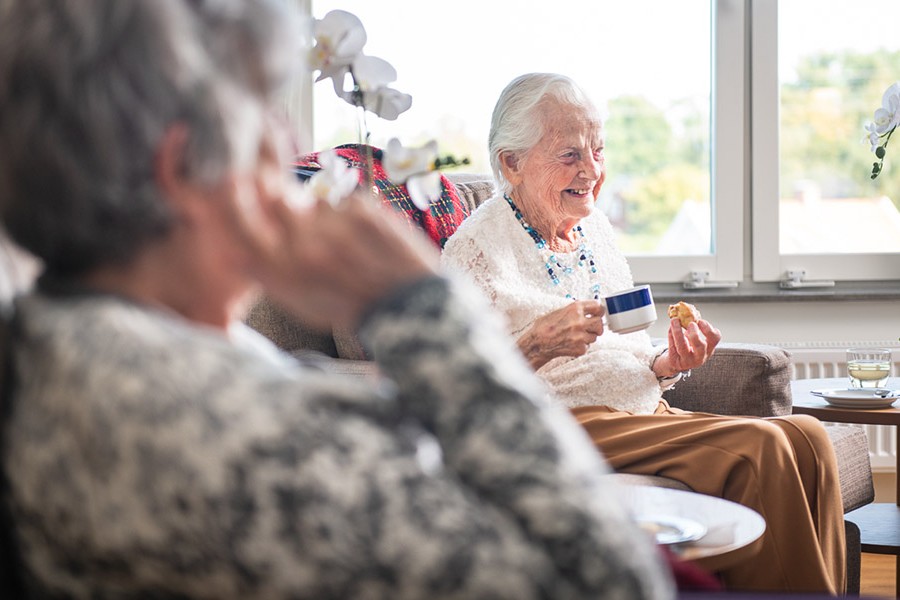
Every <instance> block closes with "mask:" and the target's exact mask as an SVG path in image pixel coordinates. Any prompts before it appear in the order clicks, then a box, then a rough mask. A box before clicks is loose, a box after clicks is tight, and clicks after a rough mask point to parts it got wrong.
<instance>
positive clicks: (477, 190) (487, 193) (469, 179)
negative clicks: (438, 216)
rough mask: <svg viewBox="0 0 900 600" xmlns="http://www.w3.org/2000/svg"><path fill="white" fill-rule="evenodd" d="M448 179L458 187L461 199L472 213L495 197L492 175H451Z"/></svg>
mask: <svg viewBox="0 0 900 600" xmlns="http://www.w3.org/2000/svg"><path fill="white" fill-rule="evenodd" d="M447 178H448V179H449V180H450V181H452V182H453V185H455V186H456V191H457V192H459V199H460V200H461V201H462V203H463V204H464V205H465V207H466V209H467V210H468V211H469V213H471V212H472V211H473V210H475V209H476V208H478V207H479V206H480V205H481V204H482V203H483V202H484V201H485V200H487V199H488V198H490V197H491V196H493V195H494V180H493V179H492V178H491V176H490V175H473V174H469V173H450V174H448V175H447Z"/></svg>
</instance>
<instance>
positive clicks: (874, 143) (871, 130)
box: [865, 123, 881, 152]
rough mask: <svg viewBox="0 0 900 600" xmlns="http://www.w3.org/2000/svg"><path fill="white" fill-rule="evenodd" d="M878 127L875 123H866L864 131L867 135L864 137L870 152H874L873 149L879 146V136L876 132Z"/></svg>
mask: <svg viewBox="0 0 900 600" xmlns="http://www.w3.org/2000/svg"><path fill="white" fill-rule="evenodd" d="M877 128H878V126H877V125H876V124H875V123H866V131H867V132H868V135H866V140H865V141H867V142H869V145H870V146H871V147H872V152H875V149H876V148H877V147H878V146H879V145H880V142H881V136H880V135H878V131H877Z"/></svg>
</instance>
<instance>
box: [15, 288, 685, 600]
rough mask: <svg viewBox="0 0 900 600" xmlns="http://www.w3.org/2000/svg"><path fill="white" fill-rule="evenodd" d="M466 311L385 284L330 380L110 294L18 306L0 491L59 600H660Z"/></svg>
mask: <svg viewBox="0 0 900 600" xmlns="http://www.w3.org/2000/svg"><path fill="white" fill-rule="evenodd" d="M480 301H481V300H480V297H478V296H477V295H474V294H472V293H470V292H468V291H466V290H462V289H461V288H460V287H459V286H457V285H455V284H451V283H450V282H448V281H447V280H445V279H441V278H432V279H427V280H423V281H420V282H417V283H416V284H415V285H412V286H410V287H408V288H406V289H404V290H398V291H397V293H396V294H394V295H392V297H390V298H387V299H385V300H384V301H383V302H381V303H380V304H379V305H378V306H375V307H373V308H372V309H371V311H370V312H369V314H368V315H367V316H366V318H365V319H364V321H363V324H362V327H361V329H360V335H361V338H362V339H363V341H364V342H365V343H366V344H367V345H368V347H369V348H370V350H371V352H372V354H373V356H374V357H375V360H376V361H377V363H378V365H379V367H380V370H381V372H382V374H383V376H384V377H383V379H382V380H380V381H378V382H377V383H373V382H371V381H361V380H356V379H352V378H341V377H340V376H338V375H335V374H333V373H328V372H325V371H322V370H321V369H317V368H314V367H312V366H310V365H308V364H303V363H299V362H297V361H295V360H294V359H292V358H290V357H288V356H286V355H283V354H280V353H279V352H278V351H277V350H276V349H275V348H274V346H271V345H269V344H268V342H267V341H266V340H265V339H263V338H262V337H261V336H259V335H258V334H256V333H255V332H252V331H251V330H249V329H248V328H245V327H243V326H236V327H235V328H234V329H233V331H231V332H230V333H229V335H225V334H223V333H221V332H219V331H214V330H208V329H205V328H202V327H199V326H197V325H196V324H193V323H190V322H187V321H185V320H183V319H182V318H180V317H178V316H176V315H173V314H169V313H165V312H161V311H159V310H157V309H152V308H149V307H146V306H141V305H137V304H134V303H132V302H130V301H128V300H125V299H123V298H119V297H114V296H109V295H99V294H94V293H89V292H85V291H80V292H74V293H73V292H71V291H69V292H66V293H60V292H59V291H58V290H57V291H54V292H52V293H51V292H48V291H47V290H43V291H38V292H35V293H33V294H31V295H28V296H26V297H23V298H22V299H20V301H18V303H17V311H16V312H17V329H18V335H17V338H16V340H15V351H14V360H15V362H14V365H15V372H16V375H17V381H16V389H15V393H14V395H13V398H12V413H11V415H10V417H9V419H8V420H7V423H6V426H5V430H4V438H5V439H4V443H5V448H4V454H3V459H4V462H3V466H4V469H5V470H6V474H7V476H8V477H9V480H10V491H9V494H8V497H7V498H6V499H5V500H6V502H7V506H8V507H9V508H10V510H11V513H12V515H13V517H14V519H15V522H16V534H17V536H16V538H17V543H18V547H19V552H20V554H21V556H22V557H23V559H24V563H25V565H26V566H27V569H26V570H27V573H28V579H29V585H30V586H31V587H32V589H33V591H34V592H36V593H38V594H41V595H46V594H49V595H53V596H56V595H60V596H65V597H75V598H121V597H129V598H130V597H152V598H163V597H179V598H182V597H191V598H217V599H220V598H316V599H327V598H353V599H368V598H373V599H374V598H390V599H402V598H411V599H413V598H414V599H424V598H429V599H430V598H467V599H468V598H516V599H519V600H522V599H529V598H548V599H550V598H552V599H556V600H561V599H566V598H641V597H651V598H667V597H671V596H672V594H673V591H672V585H671V581H670V578H669V576H668V574H667V571H666V570H665V568H664V567H663V566H662V562H661V561H660V560H659V556H658V554H657V553H656V551H655V549H654V548H653V546H652V545H651V544H650V543H649V542H648V541H647V540H645V539H644V537H643V536H642V535H641V534H640V533H639V532H638V531H637V530H636V529H635V527H634V526H633V525H632V524H631V523H630V522H629V520H628V519H627V517H626V514H625V512H624V510H623V509H622V508H621V506H620V505H619V504H618V502H617V501H616V499H615V497H614V488H612V487H611V485H612V484H611V483H610V482H609V481H607V479H608V478H606V479H604V478H603V477H601V475H602V474H603V473H604V472H605V470H606V467H605V466H604V464H603V462H602V459H601V458H600V456H599V455H598V454H597V452H596V451H595V450H594V448H593V446H592V445H591V444H590V442H589V441H588V440H587V438H586V436H585V435H584V433H583V432H582V431H581V430H580V428H579V427H578V425H577V424H576V423H575V422H574V421H573V420H572V419H571V418H569V417H568V415H567V414H566V413H564V412H561V410H560V409H558V408H554V407H552V406H550V405H549V404H548V403H546V402H544V401H543V400H542V398H543V396H544V390H543V389H542V388H541V384H540V383H539V382H538V380H537V379H536V378H535V377H534V376H533V375H532V374H531V373H530V372H529V371H528V369H527V367H526V365H525V363H524V361H523V360H522V359H521V358H520V357H519V356H518V354H517V353H516V352H515V351H514V349H513V346H512V344H511V342H509V340H508V339H507V338H506V337H505V336H503V335H502V334H499V333H498V332H499V331H500V330H501V328H500V327H499V324H498V323H495V322H494V318H493V317H490V316H486V314H487V313H489V312H490V311H488V310H486V309H485V308H484V306H483V305H482V304H480V303H479V302H480Z"/></svg>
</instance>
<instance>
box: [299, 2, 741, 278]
mask: <svg viewBox="0 0 900 600" xmlns="http://www.w3.org/2000/svg"><path fill="white" fill-rule="evenodd" d="M285 1H293V2H295V3H296V4H297V5H298V6H299V7H300V9H301V10H302V11H303V13H304V14H306V15H311V14H312V13H311V6H310V4H311V2H310V0H285ZM710 1H711V2H712V21H713V23H712V26H713V31H712V39H713V51H712V65H711V68H712V69H713V77H712V86H713V89H712V98H711V109H712V110H711V123H712V129H711V132H710V137H711V139H710V146H711V157H710V158H711V160H710V178H711V182H710V183H711V185H710V188H711V194H710V196H711V197H710V204H711V209H710V210H711V211H712V214H711V219H710V222H711V224H712V228H711V229H712V231H711V232H710V233H711V239H712V244H711V245H712V248H711V250H712V252H711V254H706V255H684V256H637V255H635V256H629V257H628V260H629V264H630V265H631V269H632V273H633V275H634V279H635V281H639V282H656V283H680V282H684V281H688V280H689V279H690V277H691V273H692V272H701V273H706V274H707V276H706V279H707V280H708V281H711V282H715V281H740V280H742V279H743V275H744V254H745V248H744V245H745V244H744V240H745V229H746V228H745V226H744V222H745V214H744V213H745V211H744V204H745V202H744V198H745V189H746V188H747V184H746V176H745V168H744V166H745V148H747V147H748V144H747V143H746V135H747V133H746V132H747V128H746V127H745V123H746V122H747V119H746V110H745V106H746V94H745V90H746V82H747V76H746V70H747V68H746V64H747V59H746V56H747V54H746V47H747V42H746V39H747V36H746V32H747V30H748V27H747V22H746V19H747V2H748V0H710ZM312 96H313V94H312V85H311V79H310V78H309V77H307V78H306V80H304V81H302V82H299V83H298V86H297V89H296V91H295V92H294V93H293V94H292V95H291V98H290V99H289V107H288V114H289V118H290V119H291V121H292V122H293V123H295V125H294V129H295V131H296V132H297V139H298V142H299V145H300V150H301V151H309V150H312V148H311V147H309V146H310V145H311V144H312V141H311V140H312V139H313V138H312V131H313V123H314V121H313V114H312V113H313V108H312V104H313V99H312Z"/></svg>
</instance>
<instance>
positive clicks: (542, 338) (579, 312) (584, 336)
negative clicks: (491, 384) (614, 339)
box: [517, 300, 606, 369]
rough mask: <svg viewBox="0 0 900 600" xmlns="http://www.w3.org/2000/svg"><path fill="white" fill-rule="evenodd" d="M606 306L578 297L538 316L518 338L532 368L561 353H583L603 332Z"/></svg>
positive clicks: (562, 354) (536, 367)
mask: <svg viewBox="0 0 900 600" xmlns="http://www.w3.org/2000/svg"><path fill="white" fill-rule="evenodd" d="M604 314H606V309H605V308H604V307H603V305H602V304H600V303H599V302H597V301H596V300H577V301H575V302H573V303H572V304H569V305H567V306H565V307H563V308H560V309H558V310H555V311H553V312H551V313H548V314H546V315H544V316H542V317H540V318H538V319H537V320H536V321H535V322H534V323H532V324H531V326H530V327H528V329H526V330H525V331H524V332H523V333H522V335H521V336H519V339H518V340H517V343H518V346H519V349H520V350H521V351H522V354H524V355H525V358H526V359H528V362H529V363H531V366H532V368H533V369H539V368H541V367H542V366H544V365H545V364H547V363H548V362H550V361H551V360H552V359H554V358H556V357H558V356H581V355H582V354H584V353H585V352H587V349H588V346H590V345H591V344H592V343H594V340H596V339H597V336H599V335H600V334H602V333H603V315H604Z"/></svg>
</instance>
